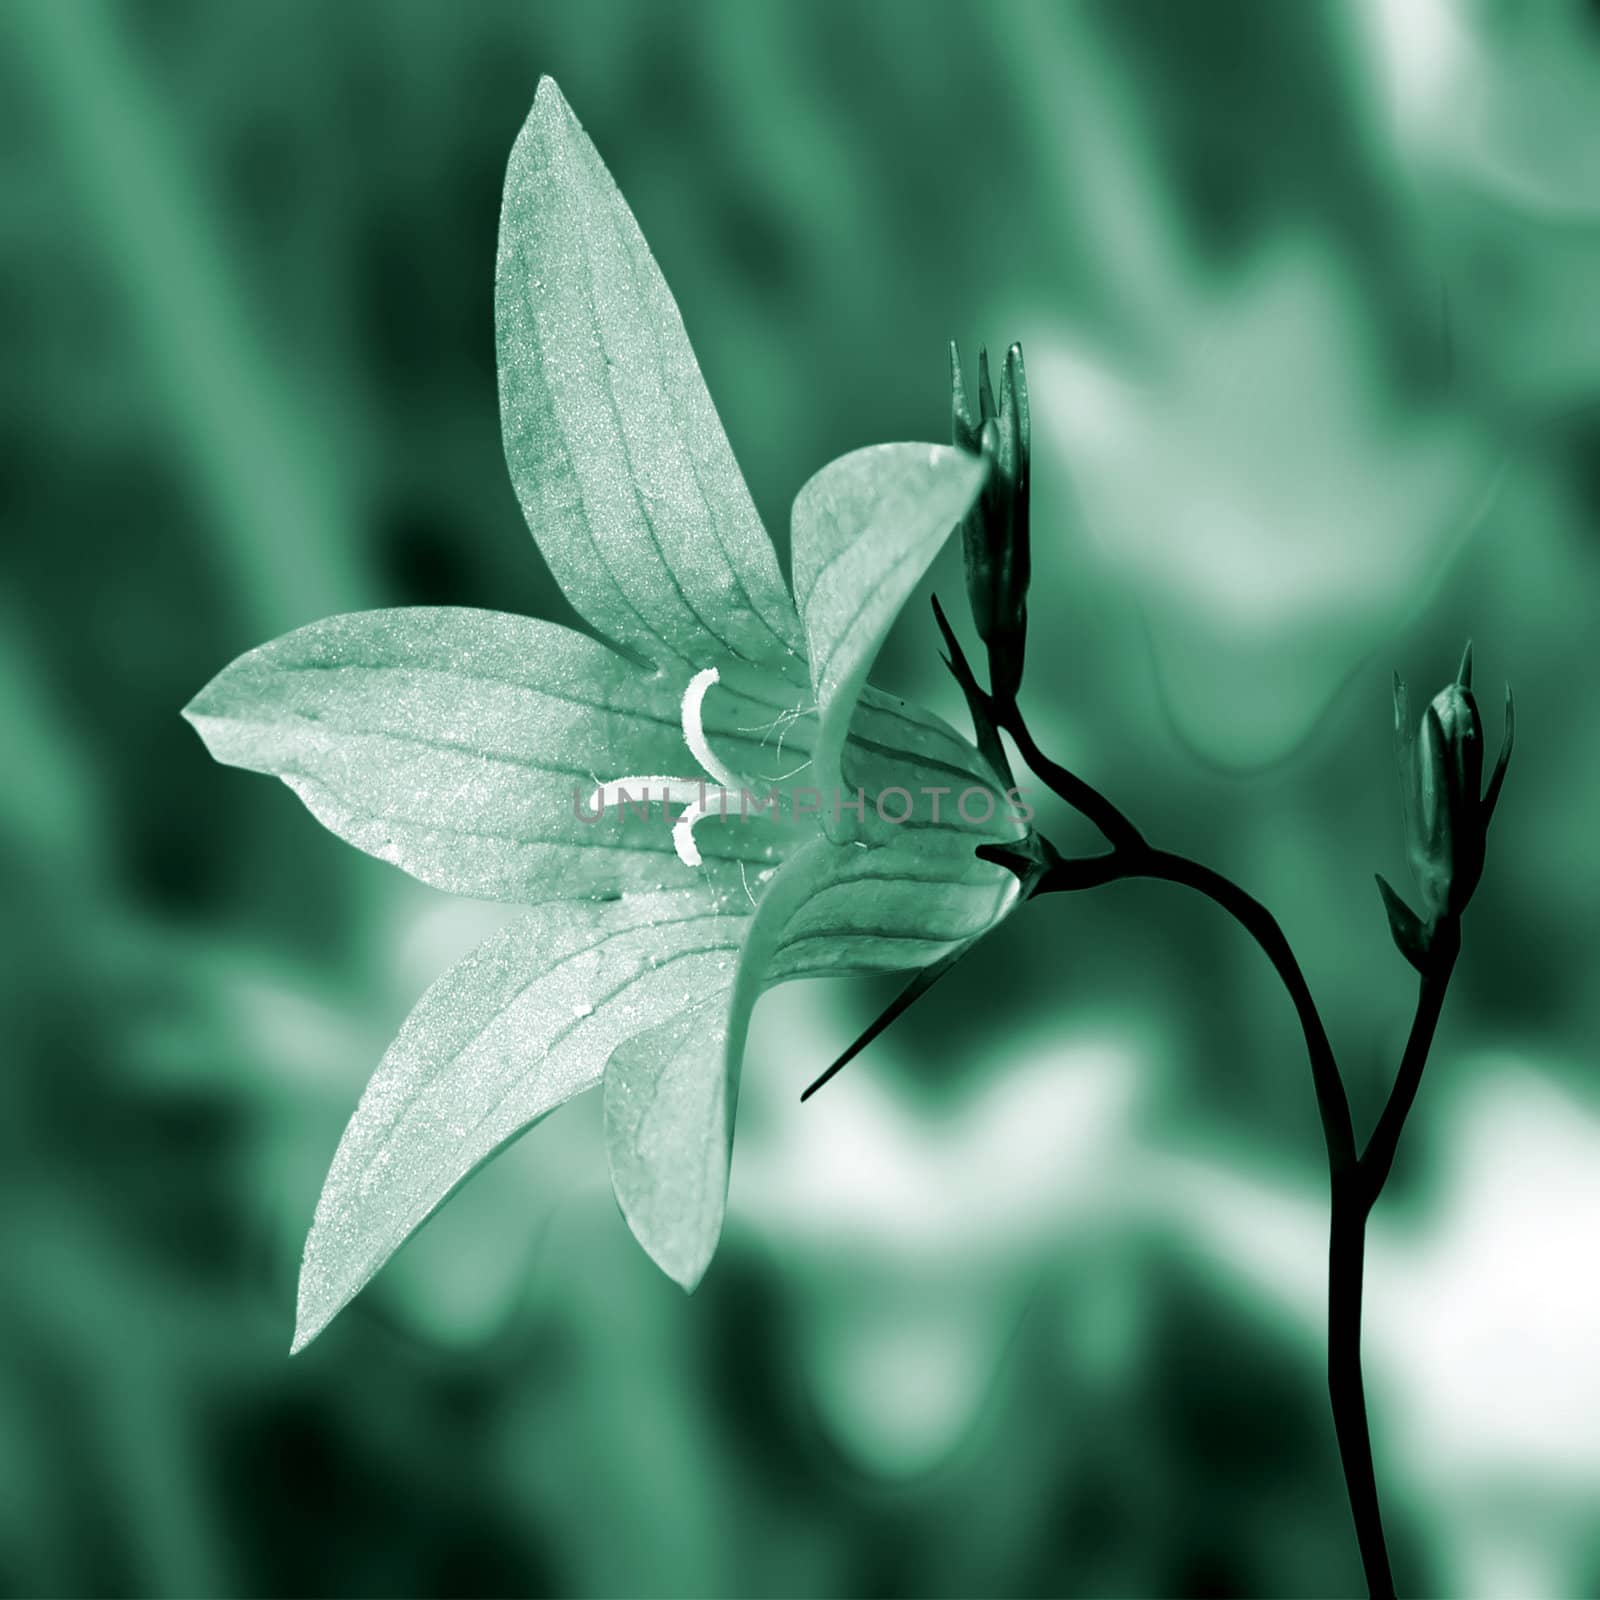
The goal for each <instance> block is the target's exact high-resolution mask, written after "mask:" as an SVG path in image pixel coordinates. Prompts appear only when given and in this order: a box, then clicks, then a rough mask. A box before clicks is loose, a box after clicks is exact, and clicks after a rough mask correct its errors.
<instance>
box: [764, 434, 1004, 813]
mask: <svg viewBox="0 0 1600 1600" xmlns="http://www.w3.org/2000/svg"><path fill="white" fill-rule="evenodd" d="M985 470H986V468H985V466H984V464H983V462H982V460H981V459H980V458H978V457H976V456H969V455H967V454H965V453H964V452H962V451H959V450H952V449H950V448H948V447H946V446H943V445H927V444H884V445H874V446H872V447H870V448H868V449H866V450H856V451H853V452H852V453H851V454H850V455H847V456H842V457H841V458H840V459H839V460H837V461H835V462H832V463H831V464H830V465H828V466H826V467H824V468H823V469H822V471H821V472H819V473H817V474H816V476H815V477H813V478H812V479H811V480H810V482H808V483H807V484H806V486H805V487H804V488H803V489H802V490H801V491H800V493H799V495H798V496H797V497H796V499H795V503H794V517H793V529H794V581H795V593H796V596H797V597H798V600H799V605H800V615H801V619H802V621H803V623H804V625H805V631H806V648H807V653H808V655H809V658H810V663H811V684H812V688H813V691H814V692H815V694H816V698H817V705H818V707H819V710H820V715H821V732H820V734H819V736H818V741H817V749H816V751H815V752H814V761H815V766H816V770H817V772H818V774H820V775H822V777H823V778H824V779H825V780H826V781H830V782H831V781H834V777H835V775H836V774H837V773H838V772H839V756H840V750H841V747H842V746H843V743H844V739H845V733H846V730H847V729H848V728H849V726H850V721H851V716H852V714H853V712H854V710H855V706H856V701H857V699H858V698H859V696H860V693H861V688H862V685H863V684H864V683H865V681H866V676H867V670H868V668H869V667H870V666H871V665H872V661H873V658H874V657H875V656H876V655H877V653H878V648H879V646H880V645H881V644H882V643H883V640H884V636H885V635H886V634H887V633H888V631H889V628H890V625H891V624H892V623H893V622H894V619H895V618H896V617H897V616H898V615H899V614H900V608H901V607H902V606H903V605H904V604H905V603H906V600H907V598H908V597H909V595H910V594H911V591H912V590H913V589H914V588H915V587H916V586H917V583H918V581H919V580H920V579H921V577H922V575H923V573H924V572H926V571H927V569H928V566H929V564H930V563H931V562H932V560H933V558H934V557H935V556H936V555H937V554H938V553H939V550H940V547H941V546H942V545H943V544H944V542H945V540H946V539H948V538H949V537H950V534H951V533H952V532H953V531H954V529H955V526H956V524H957V523H958V522H959V521H960V520H961V517H962V516H963V515H964V514H965V512H966V510H967V508H968V506H970V505H971V503H972V500H973V497H974V496H975V495H976V494H977V492H978V490H979V488H980V487H981V486H982V484H983V478H984V473H985Z"/></svg>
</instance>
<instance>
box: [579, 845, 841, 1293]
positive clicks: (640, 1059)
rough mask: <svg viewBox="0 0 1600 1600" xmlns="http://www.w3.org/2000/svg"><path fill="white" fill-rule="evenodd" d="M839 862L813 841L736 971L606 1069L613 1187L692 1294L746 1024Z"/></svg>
mask: <svg viewBox="0 0 1600 1600" xmlns="http://www.w3.org/2000/svg"><path fill="white" fill-rule="evenodd" d="M836 854H838V851H837V850H836V848H835V847H834V846H832V845H830V844H829V843H828V842H827V841H826V840H824V839H814V840H813V841H812V842H811V843H810V844H808V845H807V846H806V847H805V848H804V849H803V850H802V851H800V853H799V854H798V855H796V856H795V857H794V858H793V859H792V860H790V861H789V862H787V863H785V865H784V867H783V870H782V871H780V872H779V874H778V876H777V877H776V878H775V879H774V880H773V882H772V883H771V885H770V886H769V887H768V890H767V892H766V894H765V895H763V896H762V899H761V902H760V904H759V905H758V906H757V908H756V911H755V914H754V915H753V916H752V917H750V918H749V919H748V920H747V922H746V925H745V929H744V937H743V942H742V944H741V947H740V951H739V961H738V967H737V971H736V972H734V973H731V974H730V982H729V983H728V985H727V986H726V988H725V989H723V990H721V991H719V992H718V993H717V994H716V995H712V996H708V997H707V998H706V999H705V1000H704V1001H703V1002H702V1003H701V1004H700V1005H698V1006H696V1007H695V1008H694V1009H693V1010H692V1011H689V1012H685V1013H684V1014H683V1015H682V1016H679V1017H674V1018H673V1019H672V1020H671V1021H669V1022H667V1023H666V1024H664V1025H663V1026H661V1027H657V1028H654V1029H652V1030H651V1031H650V1032H649V1033H647V1034H643V1035H641V1036H639V1037H637V1038H634V1039H631V1040H629V1041H628V1042H626V1043H625V1044H624V1045H622V1046H621V1047H619V1049H618V1050H617V1051H616V1053H615V1054H614V1055H613V1056H612V1058H611V1061H610V1063H609V1064H608V1065H607V1067H606V1075H605V1126H606V1155H607V1159H608V1161H609V1162H610V1166H611V1187H612V1189H613V1191H614V1192H615V1194H616V1197H617V1204H618V1205H619V1206H620V1207H621V1208H622V1214H623V1216H624V1217H625V1218H626V1219H627V1223H628V1226H629V1228H630V1229H631V1230H632V1231H633V1236H634V1237H635V1238H636V1239H637V1240H638V1241H639V1243H640V1244H641V1245H643V1246H644V1249H645V1251H646V1252H647V1253H648V1255H649V1256H650V1258H651V1259H652V1260H653V1261H654V1262H655V1263H656V1265H657V1266H659V1267H660V1268H661V1270H662V1271H663V1272H665V1273H666V1274H667V1276H668V1277H670V1278H671V1279H672V1280H673V1281H674V1282H675V1283H678V1284H680V1285H681V1286H682V1287H683V1288H684V1289H686V1290H691V1291H692V1290H693V1289H694V1288H695V1287H696V1285H697V1284H698V1283H699V1282H700V1279H701V1278H702V1277H703V1276H704V1275H705V1271H706V1268H707V1267H708V1266H710V1264H711V1258H712V1256H713V1255H714V1254H715V1253H716V1248H717V1241H718V1240H719V1239H720V1238H721V1237H722V1220H723V1216H724V1214H725V1212H726V1209H727V1199H728V1173H729V1170H730V1165H731V1162H732V1158H733V1123H734V1112H735V1110H736V1108H737V1105H738V1099H739V1074H740V1071H741V1067H742V1063H743V1060H744V1044H745V1038H746V1036H747V1035H748V1033H749V1028H750V1017H751V1013H752V1012H753V1011H754V1010H755V1004H756V1001H757V999H758V998H759V997H760V995H761V990H762V988H763V987H764V982H765V978H766V973H767V967H768V965H769V963H770V961H771V959H772V956H773V954H774V953H775V952H776V950H777V948H778V944H779V941H780V940H781V938H782V935H783V931H784V928H785V926H786V925H787V923H788V921H789V918H790V916H791V915H792V914H793V912H794V910H795V908H796V906H797V905H798V904H799V903H800V902H801V901H802V900H804V899H805V898H806V897H807V896H809V895H810V894H812V893H813V892H814V891H815V886H816V884H817V883H818V882H819V881H825V878H826V873H827V864H828V861H829V859H830V858H831V857H832V856H834V855H836Z"/></svg>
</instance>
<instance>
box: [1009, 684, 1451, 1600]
mask: <svg viewBox="0 0 1600 1600" xmlns="http://www.w3.org/2000/svg"><path fill="white" fill-rule="evenodd" d="M988 709H989V713H990V715H991V716H992V718H993V721H994V724H995V726H996V727H998V728H1003V729H1004V730H1005V731H1006V732H1007V733H1009V734H1010V735H1011V736H1012V738H1013V739H1014V740H1015V741H1016V744H1017V748H1018V750H1019V751H1020V752H1021V753H1022V756H1023V758H1024V760H1026V761H1027V763H1028V765H1029V767H1031V768H1032V769H1033V771H1034V772H1035V773H1036V774H1037V775H1038V776H1039V777H1040V778H1041V779H1043V780H1044V782H1045V783H1047V784H1048V785H1049V787H1050V788H1051V790H1052V791H1053V792H1054V793H1055V794H1056V795H1057V796H1059V797H1060V798H1061V799H1062V800H1064V801H1066V803H1067V804H1068V805H1070V806H1072V807H1073V808H1074V809H1075V810H1077V811H1078V812H1080V813H1081V814H1082V815H1083V816H1085V817H1086V818H1088V820H1089V821H1091V822H1092V823H1094V825H1095V826H1096V827H1097V828H1099V830H1100V831H1101V833H1102V834H1104V835H1105V838H1106V842H1107V843H1108V844H1110V845H1111V847H1112V848H1111V850H1110V852H1109V853H1108V854H1104V855H1099V856H1091V857H1088V858H1086V859H1071V858H1066V857H1060V856H1057V855H1056V854H1055V853H1054V852H1053V851H1052V852H1050V859H1049V860H1048V862H1047V864H1046V865H1044V866H1043V867H1042V868H1041V869H1040V870H1039V872H1038V873H1037V875H1036V876H1035V877H1034V878H1033V880H1032V883H1031V887H1030V892H1031V893H1033V894H1059V893H1068V892H1073V891H1077V890H1082V889H1091V888H1095V887H1098V886H1099V885H1101V884H1106V883H1115V882H1117V881H1119V880H1121V879H1124V878H1154V879H1158V880H1160V881H1161V882H1164V883H1176V884H1181V885H1183V886H1184V887H1185V888H1189V889H1193V890H1194V891H1195V893H1197V894H1200V895H1204V896H1205V898H1206V899H1208V900H1210V901H1212V902H1213V904H1215V905H1217V906H1220V907H1221V908H1222V910H1224V911H1225V912H1227V914H1228V915H1229V916H1230V917H1232V918H1233V919H1234V921H1235V922H1237V923H1238V924H1239V926H1240V927H1242V928H1243V929H1244V930H1245V931H1246V932H1247V933H1248V934H1249V935H1250V936H1251V938H1253V939H1254V940H1255V942H1256V943H1257V944H1258V945H1259V946H1260V947H1261V950H1262V953H1263V954H1264V955H1265V956H1266V958H1267V959H1268V960H1269V961H1270V962H1271V963H1272V966H1273V969H1274V971H1276V972H1277V974H1278V977H1279V978H1280V979H1281V980H1282V982H1283V986H1284V988H1285V989H1286V990H1287V991H1288V993H1289V998H1290V1000H1291V1001H1292V1002H1293V1004H1294V1009H1295V1014H1296V1016H1297V1017H1298V1018H1299V1020H1300V1028H1301V1032H1302V1033H1303V1034H1304V1035H1305V1043H1306V1054H1307V1056H1308V1058H1309V1060H1310V1063H1311V1081H1312V1086H1313V1088H1314V1090H1315V1092H1316V1097H1317V1110H1318V1113H1319V1115H1320V1117H1321V1120H1322V1137H1323V1143H1324V1145H1325V1146H1326V1149H1327V1156H1328V1178H1329V1207H1328V1210H1329V1224H1328V1399H1329V1404H1330V1407H1331V1410H1332V1413H1333V1426H1334V1435H1335V1437H1336V1439H1337V1441H1338V1446H1339V1460H1340V1465H1341V1467H1342V1468H1343V1471H1344V1480H1345V1488H1346V1491H1347V1492H1348V1494H1349V1497H1350V1513H1351V1517H1352V1519H1353V1521H1354V1523H1355V1531H1356V1542H1357V1544H1358V1546H1359V1548H1360V1551H1361V1564H1362V1569H1363V1571H1364V1573H1365V1575H1366V1582H1367V1589H1368V1591H1369V1593H1370V1594H1371V1595H1372V1596H1373V1600H1392V1597H1393V1595H1394V1592H1395V1588H1394V1575H1393V1573H1392V1571H1391V1569H1390V1566H1389V1552H1388V1547H1387V1544H1386V1543H1385V1540H1384V1533H1383V1516H1382V1512H1381V1510H1380V1508H1379V1503H1378V1485H1377V1477H1376V1474H1375V1472H1374V1470H1373V1461H1372V1438H1371V1433H1370V1431H1369V1429H1368V1426H1367V1407H1366V1395H1365V1389H1364V1386H1363V1384H1362V1377H1361V1296H1362V1280H1363V1276H1364V1269H1365V1262H1366V1235H1367V1218H1368V1216H1369V1215H1370V1214H1371V1211H1372V1208H1373V1206H1374V1204H1376V1202H1377V1199H1378V1196H1379V1195H1380V1194H1381V1193H1382V1192H1383V1187H1384V1184H1385V1183H1386V1182H1387V1180H1388V1177H1389V1172H1390V1170H1391V1168H1392V1167H1393V1165H1394V1157H1395V1151H1396V1149H1397V1148H1398V1147H1399V1142H1400V1135H1401V1132H1402V1131H1403V1130H1404V1128H1405V1122H1406V1117H1407V1115H1408V1114H1409V1113H1410V1110H1411V1106H1412V1104H1413V1102H1414V1101H1415V1099H1416V1096H1417V1088H1418V1086H1419V1085H1420V1083H1421V1081H1422V1072H1423V1068H1424V1067H1425V1066H1426V1064H1427V1060H1428V1052H1429V1049H1430V1047H1431V1046H1432V1044H1433V1036H1434V1032H1435V1029H1436V1028H1437V1026H1438V1022H1439V1015H1440V1012H1441V1010H1442V1008H1443V1006H1444V997H1445V991H1446V990H1447V989H1448V987H1449V983H1450V975H1451V973H1452V971H1453V970H1454V967H1455V961H1456V956H1457V954H1458V953H1459V951H1460V948H1461V929H1460V923H1459V921H1458V920H1457V919H1455V918H1447V919H1444V920H1442V921H1441V922H1440V923H1439V924H1438V925H1437V926H1436V927H1435V929H1434V930H1433V937H1432V942H1431V944H1430V947H1429V952H1428V956H1427V961H1426V964H1425V967H1424V970H1423V973H1422V978H1421V983H1420V987H1419V990H1418V995H1417V1008H1416V1015H1415V1017H1414V1019H1413V1021H1412V1024H1411V1033H1410V1036H1409V1038H1408V1039H1407V1041H1406V1047H1405V1052H1404V1054H1403V1056H1402V1057H1401V1061H1400V1068H1399V1071H1398V1072H1397V1073H1396V1075H1395V1082H1394V1087H1393V1089H1392V1090H1391V1091H1390V1094H1389V1100H1388V1103H1387V1104H1386V1105H1385V1106H1384V1109H1383V1112H1382V1115H1381V1116H1380V1117H1379V1119H1378V1124H1377V1127H1376V1128H1375V1130H1374V1132H1373V1135H1372V1138H1371V1141H1370V1143H1369V1144H1368V1146H1367V1149H1366V1151H1365V1153H1363V1154H1361V1155H1358V1154H1357V1151H1356V1138H1355V1129H1354V1126H1353V1124H1352V1121H1351V1117H1350V1102H1349V1097H1348V1096H1347V1094H1346V1092H1345V1086H1344V1079H1343V1077H1342V1076H1341V1075H1340V1072H1339V1064H1338V1061H1337V1058H1336V1057H1335V1055H1334V1052H1333V1045H1332V1043H1331V1042H1330V1041H1329V1038H1328V1033H1327V1029H1326V1028H1325V1027H1324V1026H1323V1023H1322V1018H1321V1015H1320V1014H1319V1012H1318V1011H1317V1006H1316V1001H1315V1000H1314V999H1313V998H1312V994H1311V988H1310V985H1309V984H1308V983H1307V982H1306V977H1305V974H1304V973H1303V972H1302V971H1301V969H1300V963H1299V962H1298V961H1297V960H1296V959H1295V955H1294V951H1293V950H1292V949H1291V948H1290V945H1289V941H1288V938H1287V937H1286V936H1285V934H1284V932H1283V929H1282V928H1281V927H1280V926H1279V925H1278V921H1277V918H1276V917H1274V916H1273V915H1272V913H1271V912H1270V911H1268V910H1267V908H1266V907H1265V906H1264V905H1262V904H1261V902H1260V901H1259V900H1257V899H1255V898H1254V897H1253V896H1252V895H1249V894H1247V893H1246V892H1245V891H1244V890H1243V889H1241V888H1240V887H1239V885H1238V884H1236V883H1234V882H1233V881H1232V880H1231V879H1230V878H1226V877H1224V876H1223V875H1222V874H1221V873H1219V872H1215V871H1213V870H1212V869H1211V868H1210V867H1206V866H1202V865H1201V864H1200V863H1199V862H1197V861H1191V860H1189V859H1188V858H1187V857H1185V856H1181V855H1175V854H1173V853H1172V852H1171V851H1167V850H1158V849H1156V848H1154V847H1153V846H1151V845H1150V844H1148V843H1147V842H1146V841H1145V839H1144V837H1143V835H1142V834H1141V833H1140V832H1139V830H1138V829H1137V828H1135V827H1134V825H1133V824H1132V823H1131V822H1130V821H1129V820H1128V818H1127V817H1126V816H1124V815H1123V813H1122V812H1121V811H1120V810H1118V809H1117V807H1116V806H1115V805H1113V804H1112V803H1111V801H1110V800H1108V799H1107V798H1106V797H1105V796H1104V795H1102V794H1100V793H1099V791H1098V790H1096V789H1094V788H1093V786H1092V785H1090V784H1088V783H1086V782H1085V781H1084V780H1083V779H1082V778H1080V777H1078V776H1077V775H1076V774H1075V773H1072V772H1069V771H1067V769H1066V768H1064V767H1062V766H1061V765H1059V764H1058V763H1057V762H1054V761H1052V760H1050V758H1049V757H1048V756H1046V755H1045V754H1044V753H1043V752H1042V751H1041V750H1040V749H1039V747H1038V745H1037V744H1036V743H1035V741H1034V739H1033V736H1032V735H1031V734H1030V733H1029V731H1028V728H1027V724H1026V722H1025V721H1024V720H1023V717H1022V713H1021V711H1020V710H1019V709H1018V707H1017V704H1016V702H1015V700H1010V701H1007V702H1005V703H1000V702H995V701H991V702H989V706H988Z"/></svg>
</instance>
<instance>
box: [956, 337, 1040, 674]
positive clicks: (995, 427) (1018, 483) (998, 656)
mask: <svg viewBox="0 0 1600 1600" xmlns="http://www.w3.org/2000/svg"><path fill="white" fill-rule="evenodd" d="M950 393H951V407H950V410H951V421H952V428H951V432H952V434H953V436H954V439H955V442H956V444H957V445H958V446H960V447H961V448H963V449H966V450H970V451H972V452H974V453H975V454H980V455H982V456H983V457H984V459H985V460H986V461H987V462H988V464H989V476H988V480H987V482H986V483H985V485H984V488H983V490H982V491H981V493H980V494H979V496H978V499H977V501H976V503H975V504H974V505H973V507H972V509H971V511H969V512H968V513H967V516H966V518H965V520H964V521H963V522H962V525H961V535H962V547H963V551H964V554H965V557H966V569H967V597H968V600H969V602H970V603H971V606H972V619H973V622H974V624H975V625H976V627H977V629H978V636H979V637H980V638H981V639H982V640H983V642H984V644H985V646H986V647H987V649H988V652H989V674H990V686H991V689H992V690H993V692H994V693H995V694H996V695H997V696H999V697H1001V698H1009V697H1010V696H1012V695H1014V694H1015V693H1016V690H1017V687H1018V685H1019V684H1020V683H1021V681H1022V658H1023V647H1024V642H1025V638H1026V633H1027V595H1028V581H1029V577H1030V570H1031V560H1030V556H1029V548H1028V476H1029V456H1030V443H1029V419H1028V384H1027V377H1026V375H1025V373H1024V370H1023V365H1022V347H1021V346H1020V345H1012V347H1011V349H1010V350H1009V351H1008V352H1007V354H1006V364H1005V370H1004V372H1003V373H1002V375H1001V382H1000V401H999V405H998V406H997V405H996V404H995V393H994V385H993V382H992V380H991V378H990V374H989V353H988V351H987V350H983V351H980V352H979V355H978V412H977V415H976V417H975V416H974V415H973V413H972V408H971V405H970V403H969V401H968V399H967V392H966V384H965V381H964V379H963V377H962V373H961V356H960V352H959V351H958V349H957V348H956V346H955V344H954V343H953V342H952V344H951V346H950Z"/></svg>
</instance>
